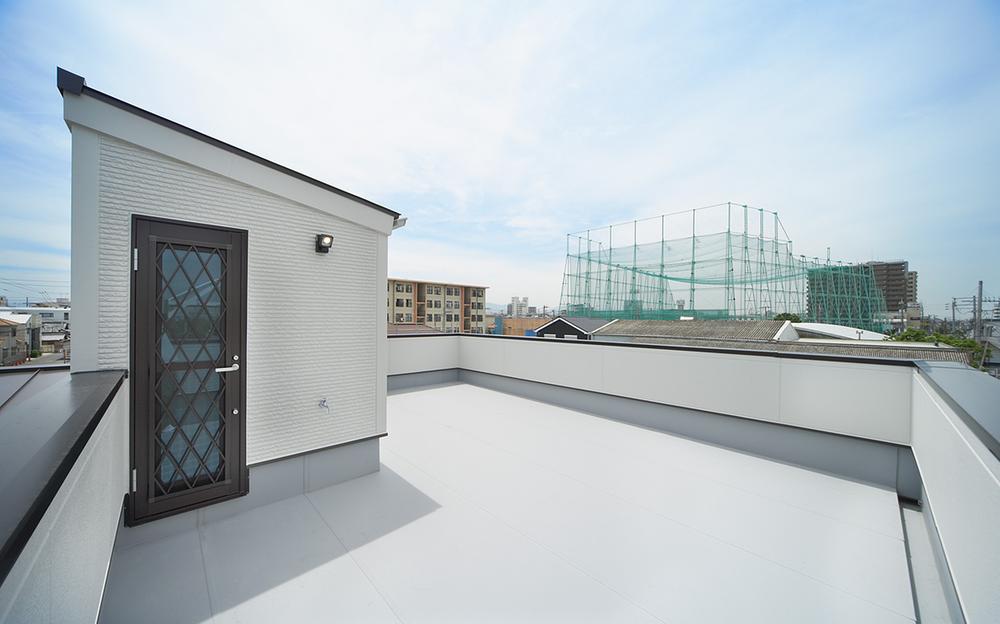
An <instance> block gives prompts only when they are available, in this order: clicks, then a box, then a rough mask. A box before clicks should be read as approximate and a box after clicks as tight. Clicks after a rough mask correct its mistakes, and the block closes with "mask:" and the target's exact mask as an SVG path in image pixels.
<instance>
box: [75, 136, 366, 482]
mask: <svg viewBox="0 0 1000 624" xmlns="http://www.w3.org/2000/svg"><path fill="white" fill-rule="evenodd" d="M98 193H99V198H98V211H99V212H98V237H99V239H98V245H99V250H100V259H99V276H98V283H99V299H100V301H99V308H98V317H99V318H98V328H99V334H98V340H97V349H98V352H97V364H98V366H99V367H100V368H127V367H128V358H129V344H128V335H129V280H130V266H129V263H130V258H131V256H130V249H131V244H130V239H131V216H132V215H133V214H140V215H146V216H152V217H165V218H170V219H178V220H183V221H189V222H194V223H205V224H211V225H220V226H228V227H234V228H239V229H245V230H247V231H249V254H248V258H249V270H248V292H247V305H248V310H247V321H248V328H247V353H246V354H245V356H244V357H243V359H242V361H241V365H242V366H243V370H244V371H245V374H246V387H247V415H246V416H247V461H248V463H251V464H253V463H257V462H261V461H265V460H269V459H274V458H279V457H283V456H286V455H290V454H294V453H299V452H303V451H309V450H313V449H317V448H321V447H325V446H328V445H331V444H337V443H341V442H347V441H351V440H354V439H358V438H362V437H366V436H370V435H374V434H377V433H382V431H381V430H380V424H379V421H380V418H379V407H378V400H379V394H380V389H381V392H382V393H384V386H385V379H384V377H382V378H381V379H379V376H378V374H377V373H378V372H379V371H378V366H377V353H378V350H379V349H378V344H379V341H384V340H385V338H384V335H385V334H384V331H383V332H382V333H381V334H379V332H378V326H379V318H380V317H379V314H380V312H379V311H380V310H381V314H382V315H383V316H384V310H385V281H384V279H385V278H384V269H382V270H381V271H380V269H379V266H380V265H379V264H378V259H379V258H378V256H379V253H380V250H381V251H383V252H384V249H385V245H384V239H385V235H384V234H381V233H379V232H376V231H375V230H372V229H369V228H367V227H364V226H361V225H357V224H355V223H352V222H350V221H347V220H345V219H341V218H338V217H336V216H334V215H331V214H329V213H328V212H322V211H319V210H316V209H313V208H310V207H307V206H304V205H302V204H298V203H295V202H293V201H290V200H287V199H283V198H281V197H278V196H276V195H272V194H269V193H266V192H264V191H261V190H258V189H256V188H253V187H251V186H247V185H246V184H242V183H239V182H235V181H233V180H232V179H230V178H227V177H223V176H220V175H217V174H214V173H210V172H208V171H206V170H203V169H198V168H195V167H193V166H190V165H187V164H184V163H182V162H179V161H176V160H173V159H170V158H167V157H165V156H162V155H160V154H157V153H154V152H152V151H148V150H145V149H142V148H139V147H136V146H134V145H132V144H129V143H125V142H123V141H119V140H117V139H114V138H111V137H109V136H107V135H101V136H100V168H99V187H98ZM318 233H332V234H333V235H334V237H335V242H334V246H333V249H332V250H331V252H330V253H329V254H317V253H316V252H315V250H314V246H315V235H316V234H318ZM380 238H381V239H382V240H381V241H380ZM75 245H76V242H75V241H74V246H75ZM380 245H381V246H380ZM380 273H381V274H380ZM383 322H384V321H383ZM323 398H326V399H327V400H328V404H329V405H330V409H329V410H326V409H323V408H321V407H319V402H320V400H321V399H323ZM382 426H383V427H384V425H382Z"/></svg>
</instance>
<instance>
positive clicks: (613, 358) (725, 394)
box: [389, 335, 1000, 623]
mask: <svg viewBox="0 0 1000 624" xmlns="http://www.w3.org/2000/svg"><path fill="white" fill-rule="evenodd" d="M449 369H455V370H460V371H473V372H474V373H486V374H488V375H496V376H499V377H506V378H510V379H512V380H521V381H528V382H536V383H543V384H551V385H553V386H558V387H562V388H571V389H576V390H584V391H588V392H597V393H601V394H605V395H610V396H613V397H625V398H628V399H637V400H640V401H646V402H650V403H657V404H664V405H670V406H676V407H682V408H689V409H695V410H701V411H704V412H710V413H713V414H724V415H731V416H738V417H741V418H745V419H753V420H757V421H764V422H770V423H776V424H782V425H791V426H794V427H797V428H799V429H803V430H811V431H820V432H825V433H834V434H841V435H847V436H851V437H853V438H859V439H863V440H868V441H875V442H881V443H889V444H891V445H896V446H897V447H898V448H899V452H900V453H904V452H905V453H909V452H910V451H911V450H912V453H913V455H914V457H915V458H916V465H917V468H919V478H918V479H917V481H916V487H917V491H918V492H919V488H920V487H921V483H920V481H921V480H922V487H923V491H922V495H920V498H921V500H922V502H923V504H924V505H925V510H927V511H929V512H930V513H929V514H928V515H929V517H930V518H932V519H933V526H934V529H935V533H936V535H937V538H938V541H939V542H940V547H941V550H942V552H943V558H944V559H945V562H944V563H945V564H946V566H947V571H948V574H949V575H950V580H951V581H952V582H953V584H954V591H955V595H956V596H957V598H958V602H959V603H960V605H961V609H962V610H963V612H964V617H965V620H966V621H967V622H970V623H972V622H975V623H979V622H982V623H987V622H1000V581H998V579H1000V576H998V570H1000V539H998V538H997V521H998V519H1000V460H998V458H997V457H996V456H994V455H993V454H992V453H991V452H990V450H989V448H987V446H986V445H985V444H984V443H983V442H982V441H981V439H980V438H979V437H977V435H976V434H975V433H974V432H973V431H972V430H971V429H970V428H969V426H968V425H967V424H966V422H965V421H964V420H963V418H962V417H960V416H959V415H958V414H957V413H956V411H955V409H954V408H953V406H952V403H951V400H949V398H948V397H946V396H945V395H943V394H942V392H943V391H941V390H940V389H939V388H936V387H934V385H933V384H931V383H928V382H927V380H926V379H925V378H924V376H923V373H922V372H921V371H920V370H919V369H918V367H917V366H914V365H912V364H911V363H909V362H888V361H887V362H879V361H864V360H861V359H849V358H835V357H830V358H828V357H815V358H810V357H795V356H792V357H788V356H780V357H779V356H775V355H773V354H770V353H762V354H740V353H732V352H724V351H710V350H694V349H683V348H677V349H674V348H662V347H648V348H647V347H645V346H634V345H625V344H602V343H597V342H576V341H554V340H542V339H537V338H515V337H503V338H501V337H488V336H486V337H484V336H470V335H455V336H411V337H400V338H398V339H392V340H390V341H389V375H390V376H392V375H412V374H414V373H427V372H431V371H439V370H449ZM463 374H465V373H463ZM963 374H965V373H963ZM967 374H969V375H978V374H980V373H977V372H975V371H973V370H972V369H967ZM390 433H391V432H390ZM907 447H908V448H907ZM889 448H891V447H889ZM904 465H905V462H901V463H900V464H899V466H904ZM911 490H912V488H911ZM917 495H918V494H912V495H910V497H911V498H916V496H917Z"/></svg>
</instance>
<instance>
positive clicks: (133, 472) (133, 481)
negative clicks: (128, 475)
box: [131, 468, 136, 492]
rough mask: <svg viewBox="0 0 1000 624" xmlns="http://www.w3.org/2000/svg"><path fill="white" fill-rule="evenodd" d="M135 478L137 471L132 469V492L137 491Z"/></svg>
mask: <svg viewBox="0 0 1000 624" xmlns="http://www.w3.org/2000/svg"><path fill="white" fill-rule="evenodd" d="M135 477H136V471H135V468H133V469H132V490H131V491H132V492H134V491H135Z"/></svg>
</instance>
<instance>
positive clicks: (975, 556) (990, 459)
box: [912, 371, 1000, 624]
mask: <svg viewBox="0 0 1000 624" xmlns="http://www.w3.org/2000/svg"><path fill="white" fill-rule="evenodd" d="M970 372H972V371H970ZM972 374H976V373H974V372H973V373H972ZM912 445H913V455H914V457H915V458H916V461H917V466H918V467H919V468H920V474H921V476H922V477H923V485H924V501H925V504H927V505H928V507H929V508H930V511H931V515H932V517H933V519H934V525H935V529H936V530H937V534H938V538H939V539H940V543H941V548H942V550H943V551H944V554H945V557H946V558H947V564H948V568H949V570H950V571H951V576H952V580H953V581H954V584H955V592H956V594H957V595H958V599H959V602H960V603H961V608H962V610H963V612H964V615H965V620H966V622H968V623H969V624H973V623H979V622H982V623H983V624H986V623H988V622H1000V537H998V535H1000V532H998V527H1000V461H998V460H997V458H996V457H994V456H993V454H992V453H990V451H989V450H988V449H987V448H986V446H985V445H984V444H983V443H982V442H981V441H980V440H979V438H977V437H976V435H975V434H974V433H973V432H972V431H971V430H970V429H969V427H968V426H967V425H966V424H965V423H964V422H963V421H962V419H961V418H959V416H958V415H957V414H956V413H955V412H954V410H952V408H951V407H949V405H948V403H947V401H945V400H944V399H943V397H942V396H941V395H940V394H939V393H938V392H937V391H936V390H935V389H934V388H933V387H931V385H930V384H928V383H927V381H926V380H925V379H924V378H923V377H922V376H921V374H920V373H918V372H914V381H913V444H912Z"/></svg>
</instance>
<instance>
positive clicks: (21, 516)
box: [0, 370, 125, 584]
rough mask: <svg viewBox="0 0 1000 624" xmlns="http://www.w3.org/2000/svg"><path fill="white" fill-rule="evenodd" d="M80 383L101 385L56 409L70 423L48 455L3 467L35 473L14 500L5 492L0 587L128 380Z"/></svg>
mask: <svg viewBox="0 0 1000 624" xmlns="http://www.w3.org/2000/svg"><path fill="white" fill-rule="evenodd" d="M57 373H58V371H57ZM104 378H106V379H104ZM76 379H80V380H81V383H82V384H86V383H87V382H89V381H91V380H92V379H96V380H98V381H97V383H95V384H93V387H92V389H91V390H90V391H87V392H84V391H81V392H79V393H75V394H73V395H72V400H73V401H74V403H73V404H69V405H67V404H53V405H52V409H56V410H64V413H65V416H66V420H64V421H62V423H63V424H62V426H61V427H60V428H59V429H58V431H54V432H53V434H52V440H51V441H50V445H49V446H47V447H46V449H45V454H40V455H36V456H35V457H33V458H32V462H31V465H30V466H4V467H3V468H2V469H3V470H4V471H5V472H9V473H23V472H24V471H26V470H27V471H29V472H30V474H22V477H24V478H23V479H21V480H20V482H19V484H20V485H21V489H20V490H19V491H18V492H16V493H15V496H12V495H11V493H10V492H9V491H5V492H4V496H3V503H4V504H3V505H0V525H2V526H3V527H4V530H3V533H5V534H6V540H5V541H4V543H3V545H2V547H0V584H2V583H3V581H4V580H5V579H6V578H7V574H8V573H9V572H10V570H11V568H13V567H14V563H15V562H16V561H17V558H18V557H19V556H20V555H21V552H22V551H23V550H24V547H25V545H27V543H28V540H29V539H30V538H31V535H32V533H34V531H35V528H36V527H37V526H38V523H39V522H41V520H42V517H44V515H45V512H46V511H47V510H48V508H49V505H51V504H52V500H53V499H54V498H55V496H56V494H57V493H58V492H59V488H61V487H62V484H63V483H64V482H65V481H66V477H67V476H69V473H70V472H71V471H72V469H73V466H74V464H76V460H77V459H78V458H79V457H80V454H81V453H82V452H83V449H84V448H85V447H86V446H87V443H88V442H89V441H90V438H91V436H93V434H94V431H95V430H97V426H98V425H99V424H100V422H101V420H102V419H103V418H104V414H105V413H106V412H107V411H108V407H109V406H110V405H111V402H112V401H113V400H114V398H115V395H116V394H117V393H118V390H119V389H120V388H121V386H122V383H123V382H124V380H125V371H120V370H110V371H93V372H87V373H76V374H74V375H71V376H70V383H71V384H73V381H75V380H76ZM81 390H85V388H81ZM8 433H13V435H14V436H15V437H16V435H17V433H16V432H8ZM2 459H3V458H2V457H0V460H2ZM8 527H9V532H8Z"/></svg>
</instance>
